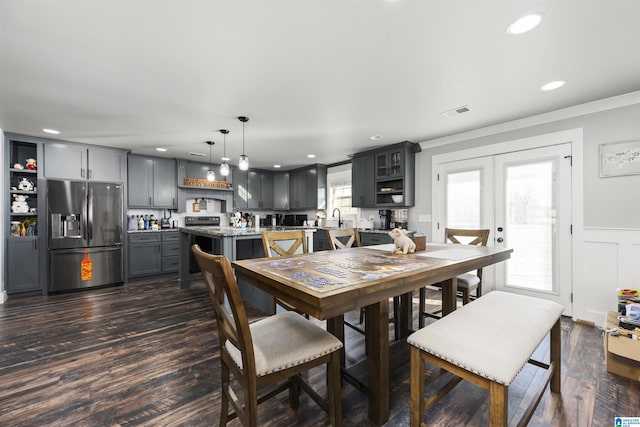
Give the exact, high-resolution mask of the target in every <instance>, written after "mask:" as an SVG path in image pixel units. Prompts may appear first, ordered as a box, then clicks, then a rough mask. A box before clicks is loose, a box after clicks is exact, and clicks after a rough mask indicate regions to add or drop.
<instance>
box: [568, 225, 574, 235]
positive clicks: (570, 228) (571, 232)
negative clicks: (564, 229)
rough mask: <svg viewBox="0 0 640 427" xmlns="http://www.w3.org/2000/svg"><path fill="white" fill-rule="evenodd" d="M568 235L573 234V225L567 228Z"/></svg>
mask: <svg viewBox="0 0 640 427" xmlns="http://www.w3.org/2000/svg"><path fill="white" fill-rule="evenodd" d="M569 234H573V224H571V225H570V226H569Z"/></svg>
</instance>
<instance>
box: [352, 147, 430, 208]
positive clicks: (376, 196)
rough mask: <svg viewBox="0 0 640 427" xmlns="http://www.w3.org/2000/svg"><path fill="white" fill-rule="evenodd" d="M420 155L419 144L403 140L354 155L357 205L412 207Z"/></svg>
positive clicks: (354, 196)
mask: <svg viewBox="0 0 640 427" xmlns="http://www.w3.org/2000/svg"><path fill="white" fill-rule="evenodd" d="M417 152H420V145H418V144H416V143H413V142H409V141H404V142H400V143H398V144H393V145H390V146H387V147H384V148H379V149H375V150H370V151H366V152H363V153H357V154H355V155H354V157H353V160H352V174H353V175H352V178H353V179H352V185H353V187H352V195H353V203H354V206H358V207H393V208H400V207H409V206H413V205H414V204H415V153H417Z"/></svg>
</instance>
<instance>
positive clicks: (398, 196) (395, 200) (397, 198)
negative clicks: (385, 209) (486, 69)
mask: <svg viewBox="0 0 640 427" xmlns="http://www.w3.org/2000/svg"><path fill="white" fill-rule="evenodd" d="M402 199H403V197H402V194H394V195H392V196H391V200H393V203H402Z"/></svg>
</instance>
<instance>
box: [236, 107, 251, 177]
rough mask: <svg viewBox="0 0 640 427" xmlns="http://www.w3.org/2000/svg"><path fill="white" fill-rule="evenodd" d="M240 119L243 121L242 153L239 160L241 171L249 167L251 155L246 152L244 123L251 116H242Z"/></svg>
mask: <svg viewBox="0 0 640 427" xmlns="http://www.w3.org/2000/svg"><path fill="white" fill-rule="evenodd" d="M238 120H240V121H241V122H242V155H241V156H240V160H239V161H238V167H239V168H240V170H241V171H246V170H247V169H249V156H247V155H246V154H244V124H245V123H246V122H248V121H249V117H245V116H240V117H238Z"/></svg>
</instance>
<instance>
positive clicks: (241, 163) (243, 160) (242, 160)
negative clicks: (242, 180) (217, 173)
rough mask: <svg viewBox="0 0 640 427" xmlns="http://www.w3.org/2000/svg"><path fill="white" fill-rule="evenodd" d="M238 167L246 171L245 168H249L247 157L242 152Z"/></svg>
mask: <svg viewBox="0 0 640 427" xmlns="http://www.w3.org/2000/svg"><path fill="white" fill-rule="evenodd" d="M238 167H239V168H240V170H241V171H246V170H247V169H249V158H248V157H247V156H245V155H244V154H243V155H242V156H240V161H239V162H238Z"/></svg>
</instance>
